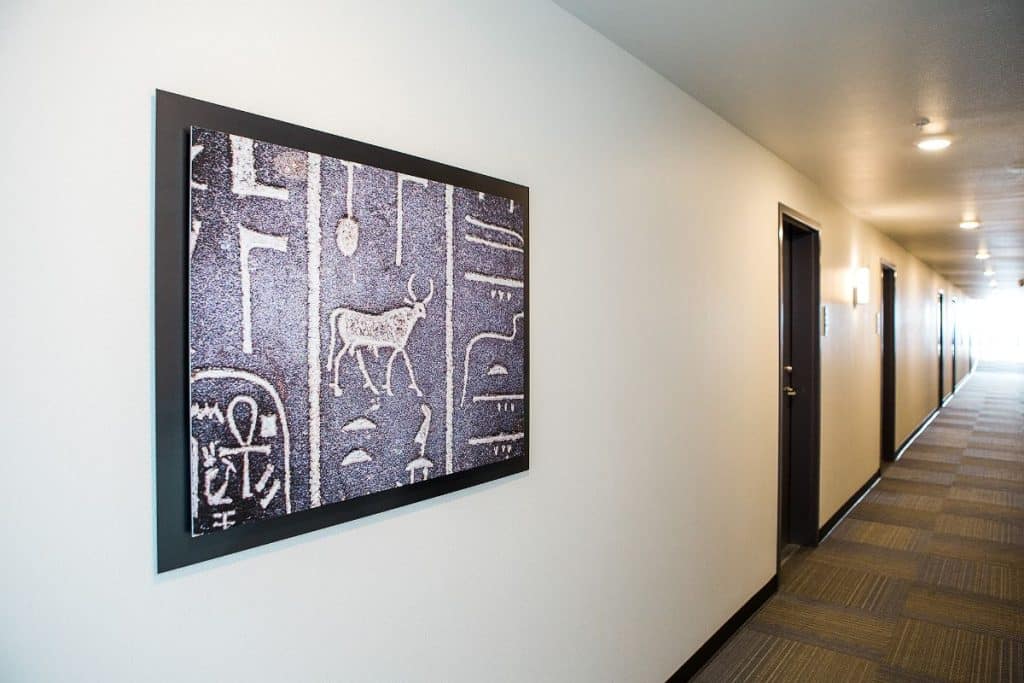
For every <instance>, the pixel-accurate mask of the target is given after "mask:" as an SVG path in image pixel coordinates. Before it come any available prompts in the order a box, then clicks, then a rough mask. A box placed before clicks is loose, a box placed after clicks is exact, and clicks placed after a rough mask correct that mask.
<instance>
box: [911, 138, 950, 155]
mask: <svg viewBox="0 0 1024 683" xmlns="http://www.w3.org/2000/svg"><path fill="white" fill-rule="evenodd" d="M952 144H953V141H952V140H950V139H949V138H939V137H931V138H922V139H920V140H918V141H917V148H918V149H920V150H923V151H925V152H938V151H940V150H943V149H946V148H947V147H949V146H950V145H952Z"/></svg>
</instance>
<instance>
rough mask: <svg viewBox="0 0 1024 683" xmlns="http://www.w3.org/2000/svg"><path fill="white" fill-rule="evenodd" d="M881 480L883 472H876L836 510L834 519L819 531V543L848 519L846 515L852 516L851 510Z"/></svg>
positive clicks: (830, 519) (831, 518)
mask: <svg viewBox="0 0 1024 683" xmlns="http://www.w3.org/2000/svg"><path fill="white" fill-rule="evenodd" d="M881 478H882V471H881V470H876V471H875V473H874V474H872V475H871V478H870V479H868V480H867V481H866V482H864V485H863V486H861V487H860V488H859V489H857V490H856V491H855V492H854V493H853V495H852V496H850V498H849V500H847V501H846V502H845V503H843V506H842V507H840V508H839V509H838V510H836V514H834V515H832V517H830V518H829V520H828V521H827V522H825V526H823V527H821V528H820V529H818V543H821V542H822V541H824V540H825V538H826V537H827V536H828V535H829V534H830V533H832V530H833V529H835V528H836V525H837V524H839V522H841V521H843V518H844V517H846V515H848V514H850V510H852V509H853V508H854V506H855V505H856V504H857V503H859V502H860V499H861V498H863V497H864V496H866V495H868V491H870V490H871V487H872V486H874V485H875V484H877V483H878V482H879V480H880V479H881Z"/></svg>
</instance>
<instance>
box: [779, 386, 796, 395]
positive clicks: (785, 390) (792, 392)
mask: <svg viewBox="0 0 1024 683" xmlns="http://www.w3.org/2000/svg"><path fill="white" fill-rule="evenodd" d="M782 393H784V394H785V395H786V396H796V389H794V388H793V387H782Z"/></svg>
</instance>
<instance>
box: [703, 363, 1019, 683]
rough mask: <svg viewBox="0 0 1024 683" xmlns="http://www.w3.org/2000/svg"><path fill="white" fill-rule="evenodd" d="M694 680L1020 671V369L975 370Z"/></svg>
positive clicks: (991, 677) (942, 676)
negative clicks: (863, 495) (910, 444)
mask: <svg viewBox="0 0 1024 683" xmlns="http://www.w3.org/2000/svg"><path fill="white" fill-rule="evenodd" d="M696 680H701V681H727V680H728V681H740V680H744V681H745V680H756V681H762V680H777V681H798V680H829V681H871V680H951V681H1022V680H1024V369H1021V368H1019V367H1018V368H1013V367H1005V366H1004V367H995V366H988V367H986V366H981V367H979V370H978V371H977V372H976V373H975V374H974V376H973V377H972V378H971V379H969V380H968V382H967V383H966V384H965V385H964V386H963V388H962V389H961V390H960V392H959V393H958V394H957V395H956V396H955V397H954V398H953V400H952V401H951V402H950V403H949V404H948V405H947V406H946V407H945V408H943V410H942V411H941V413H940V414H939V416H938V417H937V418H936V419H935V421H934V422H932V424H931V425H930V426H929V427H928V428H927V429H926V430H925V431H924V432H923V433H922V434H921V435H920V436H919V437H918V439H917V440H916V441H915V442H914V443H913V445H912V446H911V447H910V448H909V449H908V450H907V451H906V452H905V453H904V454H903V457H902V458H901V459H900V460H899V461H898V462H897V463H895V464H893V465H890V466H888V467H887V468H886V469H885V470H884V472H883V475H882V479H881V481H879V483H878V484H877V485H876V486H875V487H874V488H873V489H872V490H871V491H870V492H869V493H868V494H867V495H866V496H865V498H864V499H863V500H862V501H861V502H860V504H859V505H857V506H856V508H854V510H853V511H852V512H851V513H850V515H849V516H848V517H847V518H846V519H845V520H843V521H842V522H841V523H840V524H839V525H838V526H837V527H836V528H835V530H834V531H833V533H832V534H831V535H830V536H829V537H828V538H827V539H826V540H825V541H824V542H823V543H822V544H821V545H820V546H819V547H818V548H814V549H806V550H802V551H800V552H799V553H798V554H797V555H796V556H794V557H793V558H792V559H791V560H790V561H789V562H788V563H787V564H786V565H785V567H784V568H783V570H782V573H781V576H780V588H779V592H778V594H776V595H775V596H774V597H772V598H771V600H769V601H768V602H767V603H766V604H765V605H764V606H763V607H762V608H761V609H760V610H759V611H758V612H757V613H756V614H755V615H754V616H753V617H752V618H751V619H750V621H748V622H747V624H746V625H745V626H744V627H743V628H742V629H740V631H739V632H737V633H736V635H735V636H734V637H733V638H732V639H731V640H730V641H729V643H728V644H727V645H726V646H725V647H724V648H723V649H722V650H721V652H720V653H719V654H718V656H717V657H715V658H714V659H713V660H712V661H711V662H709V663H708V664H707V666H705V667H704V669H703V670H702V671H701V672H700V674H699V675H698V676H697V678H696Z"/></svg>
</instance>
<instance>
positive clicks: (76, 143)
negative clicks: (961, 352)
mask: <svg viewBox="0 0 1024 683" xmlns="http://www.w3.org/2000/svg"><path fill="white" fill-rule="evenodd" d="M93 5H94V6H93ZM0 64H2V65H3V66H2V67H0V92H3V93H5V106H4V107H3V108H2V110H0V122H2V124H3V126H2V129H3V131H4V138H5V139H4V150H5V154H4V158H3V164H2V166H0V179H2V183H0V187H3V201H2V203H0V206H3V210H4V217H3V231H4V245H5V248H4V249H3V250H0V291H2V292H3V298H4V301H5V307H6V310H5V323H4V328H5V332H6V333H5V334H4V335H2V337H0V358H3V359H4V360H3V378H4V388H5V391H4V392H3V395H2V398H0V414H2V415H3V416H4V427H5V436H6V438H5V440H4V445H5V455H4V466H3V475H4V481H5V486H4V491H3V495H2V496H0V534H2V537H0V540H2V547H3V554H4V562H2V563H0V582H2V585H3V586H4V587H3V589H2V590H0V600H2V603H0V609H2V612H3V614H4V615H5V616H4V619H3V622H2V623H0V678H3V679H5V680H23V679H54V680H106V681H111V680H140V679H161V680H173V679H183V678H185V677H186V676H194V675H196V674H197V673H198V674H202V675H208V676H213V677H217V678H230V679H236V680H240V679H242V678H243V677H244V678H246V679H248V680H346V681H382V680H389V681H398V680H403V681H404V680H409V681H413V680H423V681H440V680H445V681H480V680H489V681H500V680H509V681H523V680H536V681H600V680H605V681H625V680H628V681H660V680H663V679H664V678H665V677H667V676H668V675H669V674H670V673H671V672H672V671H674V670H675V669H676V668H677V667H678V666H679V665H680V664H681V663H682V662H683V661H684V660H685V659H686V658H687V657H689V656H690V655H691V654H692V653H693V651H694V650H695V649H696V648H697V647H698V646H699V645H700V644H701V643H702V642H703V641H704V640H705V639H706V638H707V637H708V636H709V635H710V634H711V633H712V632H713V631H714V630H715V629H717V628H718V626H719V625H721V624H722V623H723V622H724V621H725V620H726V619H727V618H728V617H729V616H730V615H731V614H732V613H733V612H734V611H735V610H736V609H737V608H738V607H739V606H740V605H741V604H742V603H743V602H744V601H746V600H747V599H748V598H749V597H750V596H751V595H752V594H753V593H754V592H755V591H756V590H757V589H758V588H760V587H761V586H762V585H763V584H764V583H765V582H766V581H767V580H768V579H769V578H770V577H771V576H772V574H773V572H774V570H775V510H776V484H775V481H776V467H777V465H776V463H777V453H776V422H777V414H776V410H777V408H776V405H777V391H778V387H777V371H778V370H777V368H778V357H777V346H776V340H777V318H776V315H777V298H776V296H777V294H776V292H777V275H776V272H777V271H776V268H777V264H776V250H777V235H776V209H777V203H778V202H780V201H782V202H784V203H786V204H787V205H790V206H793V207H794V208H797V209H799V210H800V211H802V212H804V213H806V214H808V215H810V216H812V217H814V218H815V219H816V220H818V221H820V222H821V223H822V229H823V245H824V256H823V272H824V274H825V278H826V280H827V282H826V283H823V293H824V296H825V297H826V300H834V301H836V302H838V303H836V305H835V308H836V315H835V316H834V317H833V324H834V326H835V327H834V330H835V331H834V332H833V336H832V337H830V338H829V340H827V341H826V342H825V345H824V351H823V359H824V361H825V363H826V368H825V370H824V373H823V381H824V384H825V396H824V405H825V409H826V415H825V416H824V418H823V419H824V423H823V437H824V439H825V444H824V446H823V464H822V470H823V482H822V490H823V500H822V516H823V519H827V518H828V517H829V516H830V515H831V514H832V512H834V510H835V509H836V508H837V507H838V506H839V505H840V504H841V503H842V501H843V500H845V499H846V498H847V497H848V496H849V495H850V494H851V493H852V492H853V491H854V490H856V488H857V487H858V486H860V485H861V484H862V483H863V482H864V480H865V479H866V478H867V477H868V476H869V475H870V473H871V472H872V471H873V470H874V468H875V467H877V433H878V431H877V419H878V416H877V403H878V387H877V375H878V371H877V356H878V354H877V337H876V336H873V330H872V328H871V326H872V325H873V314H869V313H868V311H867V310H865V309H857V310H854V309H853V308H852V306H849V305H848V304H849V301H848V297H849V294H848V289H847V288H846V286H845V285H843V284H842V282H843V280H842V278H843V277H844V273H845V270H844V268H846V267H847V266H849V265H853V264H854V261H856V262H857V263H860V264H861V265H871V266H872V268H873V269H874V270H875V272H877V267H878V266H877V258H878V256H879V255H880V254H883V253H884V254H887V255H888V256H889V257H890V258H892V259H902V261H901V263H903V262H905V263H908V264H911V265H908V266H907V268H908V269H912V270H914V272H918V271H920V273H923V274H924V275H922V276H921V277H922V278H924V276H925V275H927V276H928V277H929V278H933V277H934V276H933V275H931V274H929V271H926V269H924V267H923V266H921V265H920V264H916V262H915V261H913V260H912V259H910V257H909V256H907V255H905V254H904V253H903V252H902V250H900V249H899V248H898V247H896V246H895V245H894V244H892V243H891V242H890V241H888V240H886V239H884V238H882V237H880V236H879V235H878V234H877V233H875V232H874V231H873V230H872V229H871V228H869V227H868V226H865V225H864V224H862V223H860V222H858V221H856V220H855V219H854V218H853V217H851V216H850V215H849V214H848V213H846V212H845V211H844V210H843V209H841V208H840V207H839V206H837V205H836V204H834V203H832V202H831V201H829V200H828V199H826V198H825V197H823V196H821V194H820V193H819V192H818V191H817V189H816V188H815V187H814V186H813V185H812V184H811V183H809V182H808V181H807V180H806V179H804V178H802V177H801V176H799V175H798V174H796V173H795V172H794V171H793V170H792V169H791V168H789V167H788V166H786V165H785V164H783V163H782V162H780V161H779V160H778V159H777V158H775V157H774V156H772V155H771V154H769V153H768V152H767V151H765V150H764V149H763V148H761V147H759V146H758V145H757V144H756V143H754V142H752V141H751V140H750V139H748V138H746V137H745V136H743V135H742V134H740V133H739V132H737V131H736V130H735V129H733V128H732V127H730V126H729V125H727V124H726V123H724V122H723V121H722V120H720V119H719V118H717V117H716V116H715V115H713V114H712V113H711V112H709V111H708V110H707V109H705V108H704V107H703V106H702V105H700V104H698V103H697V102H695V101H694V100H692V99H691V98H689V97H688V96H686V95H684V94H682V93H681V92H679V91H678V90H677V89H675V88H674V87H673V86H671V85H669V84H668V83H667V82H666V81H664V80H663V79H662V78H660V77H659V76H657V75H655V74H654V73H653V72H651V71H650V70H648V69H647V68H645V67H643V66H642V65H640V64H639V63H638V62H636V61H635V60H634V59H632V58H631V57H629V56H627V55H626V54H624V53H623V52H621V51H620V50H618V49H617V48H615V47H614V46H612V45H611V44H610V43H608V42H607V41H605V40H604V39H603V38H601V37H600V36H598V35H597V34H596V33H594V32H592V31H591V30H590V29H588V28H586V27H585V26H583V25H582V24H581V23H579V22H577V21H576V20H575V19H573V18H571V17H569V16H568V15H567V14H565V13H564V12H563V11H562V10H560V9H558V8H557V7H555V6H554V5H552V4H549V3H547V2H541V1H536V2H516V3H508V2H499V1H498V0H494V1H491V2H464V3H456V2H444V1H442V0H436V1H432V2H416V3H410V2H399V1H397V0H396V1H387V0H375V1H374V2H367V1H366V0H352V1H341V0H332V1H330V2H327V1H326V0H325V1H315V0H308V1H307V0H292V1H290V2H284V3H282V2H269V1H266V0H254V1H251V2H246V3H237V4H229V3H219V2H208V1H204V2H194V3H185V2H163V3H160V2H152V3H142V2H129V1H127V0H115V1H112V2H107V3H102V4H101V3H71V2H64V3H46V2H27V1H25V2H18V1H15V2H12V1H11V0H8V1H7V2H5V3H4V4H3V6H2V8H0ZM158 87H159V88H164V89H168V90H171V91H176V92H180V93H182V94H187V95H190V96H193V97H198V98H201V99H206V100H211V101H214V102H218V103H221V104H225V105H228V106H232V107H236V108H240V109H245V110H248V111H252V112H255V113H259V114H264V115H268V116H272V117H275V118H279V119H283V120H285V121H289V122H294V123H298V124H302V125H306V126H310V127H313V128H317V129H321V130H325V131H330V132H333V133H337V134H340V135H345V136H348V137H352V138H356V139H361V140H364V141H367V142H371V143H375V144H379V145H384V146H387V147H391V148H395V149H399V150H402V151H404V152H408V153H412V154H416V155H420V156H424V157H427V158H431V159H435V160H438V161H442V162H445V163H449V164H454V165H457V166H462V167H466V168H469V169H472V170H475V171H479V172H482V173H486V174H490V175H494V176H498V177H500V178H505V179H508V180H512V181H515V182H520V183H524V184H526V185H529V186H530V188H531V208H532V214H531V250H532V257H531V259H532V260H531V286H532V309H531V311H530V314H531V319H532V323H531V335H532V339H531V343H532V347H531V362H532V377H531V389H532V392H533V393H532V396H531V399H532V414H531V417H532V419H531V428H532V435H531V456H532V457H531V462H532V469H531V470H530V471H529V472H528V473H526V474H523V475H520V476H517V477H514V478H511V479H506V480H502V481H499V482H494V483H491V484H488V485H485V486H481V487H478V488H475V489H472V490H469V491H465V492H462V493H459V494H456V495H451V496H447V497H444V498H440V499H435V500H433V501H429V502H426V503H422V504H418V505H415V506H411V507H407V508H403V509H400V510H395V511H392V512H389V513H385V514H382V515H378V516H376V517H372V518H368V519H364V520H361V521H358V522H355V523H350V524H346V525H343V526H338V527H334V528H331V529H326V530H323V531H320V532H317V533H313V534H309V535H306V536H303V537H300V538H296V539H292V540H289V541H285V542H281V543H277V544H274V545H271V546H266V547H263V548H260V549H256V550H253V551H249V552H245V553H241V554H238V555H234V556H231V557H227V558H222V559H220V560H216V561H212V562H208V563H205V564H202V565H198V566H195V567H192V568H189V569H186V570H182V571H178V572H174V573H171V574H169V575H161V576H156V575H155V573H154V557H155V548H154V538H153V536H154V515H153V503H154V500H153V488H154V484H153V442H154V431H153V429H154V428H153V404H154V399H153V379H152V374H153V350H152V349H153V333H152V329H153V318H154V313H153V304H152V300H153V268H152V263H153V257H154V254H153V219H152V213H153V208H152V202H153V90H154V89H155V88H158ZM858 240H861V241H862V242H863V244H865V245H870V246H867V247H865V250H866V251H865V252H864V253H865V254H866V256H863V258H862V257H861V256H857V259H854V258H853V256H852V253H853V252H852V251H851V250H852V249H854V247H855V243H857V242H858ZM913 264H916V265H913ZM901 277H902V275H901ZM828 278H832V279H828ZM922 281H923V280H922ZM929 282H931V281H929ZM922 286H924V285H922ZM928 286H932V285H931V284H929V285H928ZM874 302H877V290H876V291H875V292H874ZM874 302H873V304H872V307H875V304H874ZM908 334H909V335H913V334H915V333H914V332H913V331H910V332H908ZM871 344H875V346H871ZM872 359H874V360H872ZM844 363H848V364H849V365H845V364H844ZM872 364H874V365H872ZM837 368H838V369H837ZM868 377H870V379H865V378H868ZM907 410H908V411H909V413H912V412H914V411H916V410H918V409H917V408H916V407H914V406H911V407H910V408H908V409H907ZM837 411H844V412H843V414H842V415H840V414H838V413H837ZM909 413H908V414H909ZM925 414H926V413H925ZM844 415H845V417H844ZM920 417H923V414H922V415H919V416H914V415H911V416H910V417H909V418H907V419H908V420H912V421H913V423H915V424H916V422H917V420H919V419H920ZM855 427H861V428H862V429H863V430H864V432H863V433H861V432H858V431H857V429H856V428H855ZM847 432H849V433H847ZM851 434H860V436H856V437H855V438H854V439H853V443H850V442H849V441H848V439H849V438H850V435H851ZM869 442H870V443H871V444H872V445H871V447H870V449H869V450H868V451H865V450H864V449H865V448H867V447H868V446H867V444H868V443H869ZM861 443H863V444H865V445H864V447H863V448H862V447H860V446H859V445H858V444H861ZM872 463H874V464H872ZM282 677H283V678H282Z"/></svg>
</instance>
